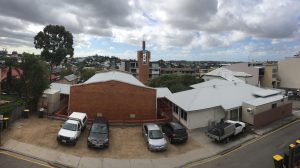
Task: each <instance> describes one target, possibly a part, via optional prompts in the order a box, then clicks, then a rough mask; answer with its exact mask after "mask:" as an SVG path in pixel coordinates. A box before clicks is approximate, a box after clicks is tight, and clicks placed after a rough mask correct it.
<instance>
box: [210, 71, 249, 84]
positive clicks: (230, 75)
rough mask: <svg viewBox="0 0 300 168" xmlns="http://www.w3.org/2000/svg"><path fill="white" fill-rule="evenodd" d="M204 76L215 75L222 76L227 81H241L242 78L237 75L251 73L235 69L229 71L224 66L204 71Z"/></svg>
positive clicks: (245, 75)
mask: <svg viewBox="0 0 300 168" xmlns="http://www.w3.org/2000/svg"><path fill="white" fill-rule="evenodd" d="M204 76H217V77H221V78H224V79H226V80H228V81H235V82H241V81H242V80H241V79H239V78H237V77H245V78H247V77H252V75H250V74H248V73H246V72H237V71H231V70H229V69H226V68H218V69H215V70H213V71H210V72H208V73H206V74H205V75H204Z"/></svg>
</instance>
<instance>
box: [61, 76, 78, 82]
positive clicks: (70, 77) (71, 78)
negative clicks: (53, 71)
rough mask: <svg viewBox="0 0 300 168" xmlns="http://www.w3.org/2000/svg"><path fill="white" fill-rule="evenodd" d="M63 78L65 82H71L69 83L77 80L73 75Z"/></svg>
mask: <svg viewBox="0 0 300 168" xmlns="http://www.w3.org/2000/svg"><path fill="white" fill-rule="evenodd" d="M64 78H65V79H66V80H67V81H69V82H71V81H73V80H75V79H77V78H78V77H77V76H76V75H74V74H70V75H67V76H64Z"/></svg>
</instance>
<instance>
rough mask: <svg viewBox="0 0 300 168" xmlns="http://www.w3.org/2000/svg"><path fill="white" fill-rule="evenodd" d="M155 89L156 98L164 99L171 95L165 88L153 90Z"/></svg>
mask: <svg viewBox="0 0 300 168" xmlns="http://www.w3.org/2000/svg"><path fill="white" fill-rule="evenodd" d="M155 89H156V97H157V98H163V97H166V96H168V95H170V94H172V93H171V91H170V90H169V89H168V88H167V87H161V88H155Z"/></svg>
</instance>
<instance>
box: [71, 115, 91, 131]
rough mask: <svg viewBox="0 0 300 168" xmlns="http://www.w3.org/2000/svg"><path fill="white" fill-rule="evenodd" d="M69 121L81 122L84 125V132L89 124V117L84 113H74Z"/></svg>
mask: <svg viewBox="0 0 300 168" xmlns="http://www.w3.org/2000/svg"><path fill="white" fill-rule="evenodd" d="M68 119H69V120H76V121H78V122H80V124H81V125H82V131H84V129H85V128H86V123H87V119H88V118H87V115H86V113H82V112H73V113H72V114H71V115H70V116H69V117H68Z"/></svg>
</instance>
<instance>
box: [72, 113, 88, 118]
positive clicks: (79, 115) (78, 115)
mask: <svg viewBox="0 0 300 168" xmlns="http://www.w3.org/2000/svg"><path fill="white" fill-rule="evenodd" d="M84 117H86V114H85V113H81V112H73V113H72V114H71V115H70V116H69V118H79V119H83V118H84Z"/></svg>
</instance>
